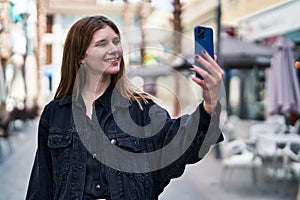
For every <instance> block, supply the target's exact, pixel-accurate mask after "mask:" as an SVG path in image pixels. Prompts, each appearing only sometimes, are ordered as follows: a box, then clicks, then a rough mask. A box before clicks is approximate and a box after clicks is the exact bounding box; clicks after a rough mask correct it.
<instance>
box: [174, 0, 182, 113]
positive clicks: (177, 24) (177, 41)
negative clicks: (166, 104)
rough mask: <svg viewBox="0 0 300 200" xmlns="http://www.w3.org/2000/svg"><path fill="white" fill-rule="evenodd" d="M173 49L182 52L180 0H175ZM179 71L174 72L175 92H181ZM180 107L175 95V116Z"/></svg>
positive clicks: (177, 52)
mask: <svg viewBox="0 0 300 200" xmlns="http://www.w3.org/2000/svg"><path fill="white" fill-rule="evenodd" d="M173 7H174V10H173V19H172V22H173V30H174V35H173V51H174V53H176V54H179V53H180V52H181V32H182V26H181V10H182V3H180V0H174V1H173ZM178 76H179V73H178V72H175V74H174V81H175V83H174V84H175V88H174V90H175V94H179V82H178V80H179V77H178ZM179 110H180V107H179V102H178V98H177V97H174V100H173V116H178V115H179V114H180V113H179V112H180V111H179Z"/></svg>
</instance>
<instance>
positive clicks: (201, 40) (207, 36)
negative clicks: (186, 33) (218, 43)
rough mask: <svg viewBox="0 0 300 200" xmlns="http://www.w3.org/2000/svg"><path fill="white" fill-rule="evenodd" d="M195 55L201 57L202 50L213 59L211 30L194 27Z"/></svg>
mask: <svg viewBox="0 0 300 200" xmlns="http://www.w3.org/2000/svg"><path fill="white" fill-rule="evenodd" d="M194 37H195V54H199V55H201V51H202V50H204V49H205V50H206V51H207V52H208V53H209V55H210V56H211V57H212V58H213V57H214V40H213V30H212V28H209V27H203V26H195V28H194Z"/></svg>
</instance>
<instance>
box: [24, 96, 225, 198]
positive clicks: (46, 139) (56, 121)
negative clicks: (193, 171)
mask: <svg viewBox="0 0 300 200" xmlns="http://www.w3.org/2000/svg"><path fill="white" fill-rule="evenodd" d="M72 102H73V101H72V96H67V97H65V98H63V99H60V100H53V101H51V102H50V103H49V104H48V105H46V106H45V108H44V110H43V113H42V115H41V118H40V122H39V127H38V148H37V152H36V155H35V160H34V165H33V169H32V172H31V177H30V181H29V185H28V191H27V196H26V199H27V200H33V199H36V200H48V199H49V200H50V199H55V200H58V199H59V200H69V199H71V200H77V199H78V200H80V199H82V198H83V191H84V184H85V175H86V164H87V152H88V150H87V149H88V147H87V146H88V145H87V143H86V141H89V142H90V143H93V142H96V143H97V142H98V140H95V139H90V140H89V139H88V138H87V140H86V141H84V140H85V139H86V138H82V136H80V135H79V134H78V132H79V131H81V130H82V129H84V125H83V124H84V121H82V123H80V117H79V118H78V117H75V118H77V119H74V116H75V115H74V110H76V109H74V108H76V106H77V107H80V105H77V104H76V103H74V102H73V103H72ZM142 105H143V110H141V109H140V107H139V105H138V104H137V102H132V101H129V100H126V99H123V101H119V102H117V103H114V104H112V108H111V113H110V114H109V115H108V117H106V118H105V119H99V118H97V102H96V103H95V111H96V112H95V113H96V115H94V119H96V120H98V121H99V123H100V125H101V127H103V129H104V134H105V136H106V137H107V138H108V141H111V143H110V142H107V141H106V142H105V141H104V142H103V141H102V142H100V140H99V145H98V146H100V147H104V148H106V147H107V146H106V147H105V145H116V146H118V147H120V148H121V149H122V150H124V151H126V152H133V153H144V155H146V154H147V153H151V152H157V151H156V150H159V149H161V148H163V147H164V146H167V145H168V144H170V143H172V140H173V139H174V138H175V137H176V136H177V135H180V140H178V141H177V144H175V147H174V148H173V149H172V151H171V152H170V150H169V151H167V152H162V153H160V154H159V156H157V157H155V158H153V157H151V156H149V160H144V166H143V167H144V169H140V168H141V167H140V166H138V167H137V165H138V163H139V161H136V160H134V159H132V158H131V159H130V158H128V159H127V158H124V157H120V156H121V155H119V154H110V155H102V158H104V157H105V158H108V159H109V158H114V161H118V160H119V161H120V163H119V164H120V167H122V166H125V165H126V166H127V165H129V166H132V169H133V171H128V170H127V171H126V170H122V169H118V168H115V167H114V166H105V167H106V170H105V176H106V177H107V181H108V183H109V184H108V185H109V186H108V187H109V193H110V195H111V198H110V199H112V200H122V199H126V200H127V199H128V200H155V199H158V196H159V194H160V193H161V192H162V191H163V190H164V188H165V187H166V186H167V185H168V183H169V182H170V180H171V179H172V178H176V177H179V176H181V175H182V174H183V172H184V169H185V166H186V165H187V164H192V163H196V162H198V161H200V160H201V159H202V158H203V156H204V155H205V154H206V153H207V151H208V149H209V147H210V146H211V145H212V144H215V143H217V142H220V141H222V140H223V136H222V133H221V131H220V129H219V114H218V113H219V112H220V106H219V107H218V109H217V111H218V112H217V114H213V115H212V117H210V116H209V115H208V114H207V113H206V112H205V110H204V109H203V105H202V104H200V105H199V106H198V107H197V109H196V110H195V111H194V112H193V113H192V114H191V115H184V116H182V117H180V118H177V119H171V118H170V116H169V114H168V113H167V111H166V110H164V109H163V108H161V107H159V106H157V104H155V103H154V102H153V101H152V100H149V102H148V103H147V104H142ZM72 106H73V107H72ZM151 107H155V109H150V108H151ZM72 108H73V109H72ZM79 110H80V109H79ZM128 113H129V114H130V115H129V116H130V117H131V120H132V121H134V122H135V124H136V125H138V126H139V127H143V126H147V125H149V124H150V126H151V120H153V121H155V120H156V119H157V120H160V119H161V118H160V117H158V116H162V115H165V116H166V117H167V118H166V119H165V120H164V121H163V122H162V124H163V126H162V128H160V130H159V132H158V133H157V134H155V135H151V136H150V137H148V136H149V135H148V136H147V135H146V134H148V133H144V134H145V135H144V137H136V136H133V135H131V134H128V131H130V130H126V131H123V130H122V129H121V128H120V127H119V125H118V124H122V123H123V124H126V123H128V122H127V121H128V120H126V117H128ZM118 116H119V117H118ZM124 117H125V118H124ZM116 118H118V119H119V120H118V123H117V120H115V119H116ZM76 120H77V122H76ZM197 120H198V121H197ZM191 122H193V123H191ZM194 122H196V123H197V124H196V126H195V123H194ZM210 122H211V123H210ZM78 123H80V125H79V126H78ZM209 125H210V128H209V132H208V133H207V131H208V127H209ZM152 126H156V124H154V125H152ZM133 128H136V127H134V126H133ZM152 128H156V127H152ZM129 129H130V127H129ZM147 130H148V129H147ZM191 130H195V131H196V135H195V137H193V138H190V134H189V133H190V132H193V131H191ZM85 131H86V130H85ZM132 131H134V130H132ZM145 132H147V131H145ZM87 134H88V133H87ZM206 134H207V137H206ZM84 137H85V136H84ZM188 139H191V143H190V145H189V146H188V147H187V148H186V149H185V147H184V146H185V145H186V144H189V143H184V142H186V141H188ZM112 141H113V142H112ZM83 143H84V144H85V145H83ZM104 143H105V144H104ZM107 143H109V144H107ZM181 148H182V149H181ZM102 150H103V149H102ZM180 150H182V151H183V153H182V154H181V155H180V156H178V158H177V159H176V160H174V161H173V162H170V163H169V164H166V163H164V160H165V159H167V158H168V155H173V154H176V151H180ZM91 153H92V152H91ZM147 155H148V154H147ZM122 156H123V155H122ZM153 160H155V162H156V164H157V163H158V165H159V164H161V166H160V167H157V166H154V165H151V162H153ZM124 162H125V165H124ZM143 167H142V168H143ZM137 169H139V170H138V171H136V170H137Z"/></svg>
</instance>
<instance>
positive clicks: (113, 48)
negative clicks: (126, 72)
mask: <svg viewBox="0 0 300 200" xmlns="http://www.w3.org/2000/svg"><path fill="white" fill-rule="evenodd" d="M116 51H119V45H116V44H114V43H110V45H109V52H116Z"/></svg>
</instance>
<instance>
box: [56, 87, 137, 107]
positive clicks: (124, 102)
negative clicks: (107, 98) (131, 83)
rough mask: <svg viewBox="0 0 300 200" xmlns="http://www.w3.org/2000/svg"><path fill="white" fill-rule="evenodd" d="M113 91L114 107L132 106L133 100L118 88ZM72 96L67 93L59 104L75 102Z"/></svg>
mask: <svg viewBox="0 0 300 200" xmlns="http://www.w3.org/2000/svg"><path fill="white" fill-rule="evenodd" d="M113 91H114V92H113V95H112V96H111V98H112V102H113V105H112V107H113V108H116V107H121V108H128V107H130V106H131V102H130V100H129V99H127V98H125V97H124V96H122V95H121V93H120V92H119V91H117V90H113ZM72 97H73V96H72V95H67V96H65V97H62V98H61V99H59V100H58V101H59V102H58V104H59V105H60V106H65V105H68V104H71V103H72V102H73V100H72ZM96 101H97V100H96Z"/></svg>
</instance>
